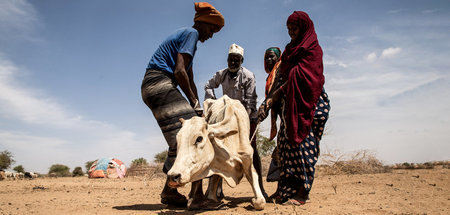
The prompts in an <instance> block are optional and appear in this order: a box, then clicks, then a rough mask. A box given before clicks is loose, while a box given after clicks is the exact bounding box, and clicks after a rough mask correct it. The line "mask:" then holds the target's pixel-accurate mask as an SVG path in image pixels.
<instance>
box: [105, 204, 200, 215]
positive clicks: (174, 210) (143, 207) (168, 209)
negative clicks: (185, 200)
mask: <svg viewBox="0 0 450 215" xmlns="http://www.w3.org/2000/svg"><path fill="white" fill-rule="evenodd" d="M113 209H116V210H123V211H126V210H131V211H133V210H134V211H154V212H156V211H159V212H157V214H188V215H193V214H199V213H204V212H206V211H207V210H197V211H189V210H187V209H186V208H182V207H172V206H167V205H164V204H135V205H123V206H114V207H113ZM162 210H165V211H162Z"/></svg>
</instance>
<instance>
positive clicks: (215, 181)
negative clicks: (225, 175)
mask: <svg viewBox="0 0 450 215" xmlns="http://www.w3.org/2000/svg"><path fill="white" fill-rule="evenodd" d="M222 180H223V179H222V177H220V176H218V175H213V176H211V178H209V183H208V189H207V190H206V198H208V199H211V200H213V201H215V202H219V198H220V197H219V190H218V188H219V182H222ZM220 185H222V184H221V183H220ZM221 191H222V186H220V192H221ZM222 195H223V193H222Z"/></svg>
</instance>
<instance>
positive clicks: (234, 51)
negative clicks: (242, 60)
mask: <svg viewBox="0 0 450 215" xmlns="http://www.w3.org/2000/svg"><path fill="white" fill-rule="evenodd" d="M228 54H240V55H241V56H242V57H244V48H242V47H240V46H238V45H236V44H235V43H233V44H231V46H230V50H229V51H228Z"/></svg>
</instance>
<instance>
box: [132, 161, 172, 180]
mask: <svg viewBox="0 0 450 215" xmlns="http://www.w3.org/2000/svg"><path fill="white" fill-rule="evenodd" d="M162 167H163V164H160V163H157V164H151V165H149V164H143V165H131V166H130V168H128V170H127V176H128V177H131V176H134V177H136V176H137V177H142V176H143V177H148V178H150V179H152V178H165V177H166V176H165V174H164V173H163V171H162Z"/></svg>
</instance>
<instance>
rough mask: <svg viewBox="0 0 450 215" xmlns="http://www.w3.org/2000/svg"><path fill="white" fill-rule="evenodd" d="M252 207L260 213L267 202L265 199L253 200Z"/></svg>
mask: <svg viewBox="0 0 450 215" xmlns="http://www.w3.org/2000/svg"><path fill="white" fill-rule="evenodd" d="M252 205H253V207H254V208H255V209H256V210H258V211H260V210H264V206H265V205H266V200H265V199H264V198H256V199H255V198H253V199H252Z"/></svg>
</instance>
